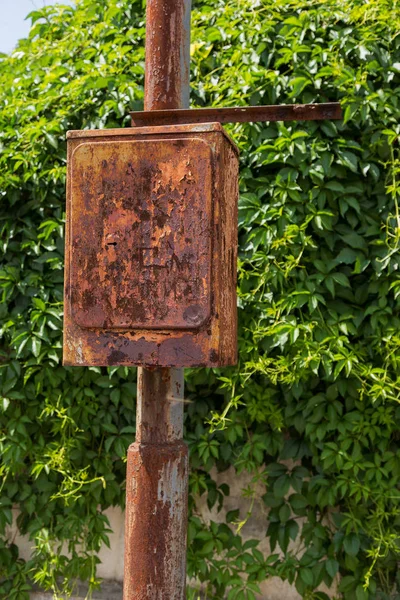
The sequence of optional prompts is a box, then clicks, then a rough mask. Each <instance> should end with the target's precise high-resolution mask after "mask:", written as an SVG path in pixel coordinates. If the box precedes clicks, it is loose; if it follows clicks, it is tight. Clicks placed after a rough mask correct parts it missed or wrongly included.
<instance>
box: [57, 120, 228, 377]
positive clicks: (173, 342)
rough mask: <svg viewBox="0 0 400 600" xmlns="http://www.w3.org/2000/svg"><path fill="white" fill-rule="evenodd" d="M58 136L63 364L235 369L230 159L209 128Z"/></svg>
mask: <svg viewBox="0 0 400 600" xmlns="http://www.w3.org/2000/svg"><path fill="white" fill-rule="evenodd" d="M67 137H68V174H67V227H66V268H65V317H64V364H65V365H157V366H166V367H168V366H170V367H172V366H176V367H184V366H219V365H221V366H222V365H230V364H235V362H236V353H237V348H236V346H237V339H236V336H237V321H236V256H237V196H238V153H237V148H236V146H235V145H234V144H233V142H232V141H231V139H230V138H229V137H228V136H227V135H226V133H225V132H224V130H223V128H222V127H221V125H220V124H218V123H211V124H202V125H179V126H177V125H175V126H174V125H172V126H163V127H162V126H159V127H141V128H130V129H108V130H101V131H70V132H68V136H67Z"/></svg>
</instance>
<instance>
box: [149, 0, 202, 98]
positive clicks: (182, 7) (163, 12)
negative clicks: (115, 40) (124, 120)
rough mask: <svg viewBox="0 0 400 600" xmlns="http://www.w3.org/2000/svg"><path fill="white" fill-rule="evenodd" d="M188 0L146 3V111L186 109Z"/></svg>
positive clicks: (188, 36)
mask: <svg viewBox="0 0 400 600" xmlns="http://www.w3.org/2000/svg"><path fill="white" fill-rule="evenodd" d="M190 8H191V6H190V0H147V9H146V71H145V99H144V109H145V110H162V109H166V108H189V89H190V87H189V78H190Z"/></svg>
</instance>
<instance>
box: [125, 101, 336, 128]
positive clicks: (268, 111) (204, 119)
mask: <svg viewBox="0 0 400 600" xmlns="http://www.w3.org/2000/svg"><path fill="white" fill-rule="evenodd" d="M160 109H161V110H151V111H148V110H145V111H135V112H131V113H130V114H131V118H132V126H134V127H138V126H139V127H142V126H143V125H151V126H153V127H154V126H156V125H171V124H172V125H178V124H188V123H202V124H204V123H216V122H218V123H249V122H253V123H254V122H263V121H268V122H273V121H319V120H324V119H331V120H332V119H333V120H340V119H342V118H343V111H342V108H341V106H340V103H339V102H326V103H321V104H279V105H272V106H227V107H218V108H217V107H210V108H170V107H168V108H167V107H164V106H162V107H160Z"/></svg>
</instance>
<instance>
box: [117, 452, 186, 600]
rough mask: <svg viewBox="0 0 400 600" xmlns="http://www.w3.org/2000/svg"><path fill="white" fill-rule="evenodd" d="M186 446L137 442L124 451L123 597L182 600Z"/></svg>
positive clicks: (144, 599)
mask: <svg viewBox="0 0 400 600" xmlns="http://www.w3.org/2000/svg"><path fill="white" fill-rule="evenodd" d="M187 478H188V450H187V446H186V445H185V444H184V443H183V442H176V443H174V444H164V445H162V444H158V445H156V444H143V443H135V444H132V445H131V446H130V447H129V450H128V464H127V476H126V503H127V509H126V513H125V564H124V572H125V575H124V600H183V599H184V598H185V587H186V576H185V573H186V552H185V549H186V528H187Z"/></svg>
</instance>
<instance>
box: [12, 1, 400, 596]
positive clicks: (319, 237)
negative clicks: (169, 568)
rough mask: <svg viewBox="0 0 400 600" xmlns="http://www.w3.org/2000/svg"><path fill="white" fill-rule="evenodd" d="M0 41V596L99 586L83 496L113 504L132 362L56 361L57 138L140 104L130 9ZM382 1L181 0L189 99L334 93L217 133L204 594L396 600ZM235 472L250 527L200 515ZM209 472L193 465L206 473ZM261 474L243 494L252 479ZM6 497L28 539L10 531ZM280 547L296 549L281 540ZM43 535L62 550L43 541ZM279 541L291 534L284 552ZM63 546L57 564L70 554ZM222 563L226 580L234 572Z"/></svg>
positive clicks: (190, 388) (291, 98) (198, 403)
mask: <svg viewBox="0 0 400 600" xmlns="http://www.w3.org/2000/svg"><path fill="white" fill-rule="evenodd" d="M31 19H32V29H31V33H30V36H29V38H28V39H26V40H22V41H21V42H20V43H19V46H18V48H17V50H16V51H15V52H14V53H13V54H12V55H11V56H4V55H3V56H1V57H0V144H1V153H0V194H1V207H0V231H1V237H0V253H1V271H0V286H1V291H2V303H1V306H0V325H1V350H0V352H1V354H0V367H1V368H0V377H1V379H0V393H1V399H0V400H1V401H0V457H1V458H0V461H1V462H0V473H1V483H0V532H1V534H2V538H1V541H0V597H1V598H7V599H9V600H23V599H26V598H28V592H29V590H30V589H31V586H32V584H33V582H36V583H38V584H40V585H41V586H42V587H44V588H47V589H52V590H53V592H54V593H55V595H56V596H57V594H60V593H61V592H63V591H64V592H65V591H67V590H68V589H69V588H70V587H71V585H72V583H73V581H74V580H75V579H76V578H78V577H80V578H82V579H84V580H86V581H89V582H90V586H91V589H94V588H95V587H96V586H97V585H98V582H97V579H96V563H97V558H96V553H97V551H98V549H99V547H100V545H101V544H102V543H107V533H108V524H107V520H106V518H105V517H104V516H103V515H102V510H103V509H105V508H106V507H108V506H110V505H123V502H124V472H125V464H124V457H125V452H126V449H127V446H128V444H129V443H130V442H131V440H132V438H133V436H134V431H135V423H134V398H135V393H136V391H135V370H134V369H130V370H128V369H125V368H113V369H108V370H106V369H97V368H86V369H83V368H63V367H62V366H61V328H62V279H63V270H62V269H63V244H64V242H63V223H64V194H65V192H64V186H65V168H66V157H65V149H66V148H65V132H66V130H68V129H80V128H93V127H96V128H98V127H119V126H124V125H125V126H126V125H128V118H127V116H126V115H127V112H128V110H129V109H140V108H141V107H142V99H143V67H144V62H143V61H144V51H143V38H144V9H143V6H142V4H141V3H140V2H138V1H135V0H129V1H128V0H107V1H106V0H96V1H94V0H80V2H79V3H78V5H77V7H76V9H75V8H71V7H54V6H52V7H48V8H46V9H43V10H41V11H35V12H33V13H31ZM399 23H400V11H399V8H398V6H397V4H396V2H395V0H370V1H369V2H366V1H364V0H320V1H316V0H307V1H306V0H276V1H275V2H273V3H272V2H267V1H266V0H259V1H256V2H255V1H251V0H236V1H233V0H226V1H224V2H222V1H221V0H198V1H197V2H196V3H195V7H194V11H193V35H192V42H193V43H192V61H193V62H192V67H193V72H192V102H193V104H196V105H200V106H201V105H211V106H221V105H225V106H227V105H234V104H258V103H263V104H269V103H271V104H272V103H285V102H304V103H306V102H314V101H316V102H323V101H335V100H340V101H341V102H342V103H343V105H344V107H345V119H344V122H342V123H337V122H336V123H334V122H330V123H329V122H319V123H318V122H316V123H312V122H310V123H291V124H285V125H284V124H282V123H278V124H271V125H268V124H248V125H240V126H239V125H237V126H231V127H230V132H231V134H232V135H233V136H234V138H235V140H236V142H237V143H238V145H239V146H240V149H241V167H242V168H241V203H240V240H239V242H240V260H239V266H238V268H239V316H240V364H239V366H238V368H237V369H236V368H235V369H233V368H232V369H229V370H228V369H226V370H224V371H218V370H214V371H207V370H192V371H188V373H187V394H188V397H189V399H191V400H193V402H191V403H190V405H189V407H188V411H187V417H186V438H187V440H188V442H189V444H190V450H191V466H192V474H191V509H192V516H191V518H190V526H189V553H188V569H189V573H190V575H193V576H195V577H197V578H198V580H200V581H202V582H204V583H205V585H206V587H207V592H208V597H211V598H215V599H218V598H220V599H222V598H228V599H229V600H230V599H233V598H235V599H237V600H242V599H244V598H247V599H248V600H252V599H254V597H255V596H254V594H255V592H256V591H257V584H258V583H259V582H261V581H263V580H264V579H265V578H266V577H269V576H271V575H278V576H279V577H281V578H283V579H288V580H289V581H290V582H294V583H295V585H296V587H297V589H298V591H299V593H300V595H301V596H302V597H303V598H307V599H319V600H324V599H326V598H327V596H326V595H325V594H324V593H322V592H318V591H317V589H318V586H319V585H320V584H321V582H324V583H325V584H327V585H328V586H329V585H331V583H332V580H333V578H335V577H336V576H337V574H339V576H340V587H339V590H340V594H341V595H342V597H343V598H345V599H350V598H351V599H353V598H356V600H366V599H372V598H380V599H384V598H398V597H399V593H398V583H399V578H398V571H397V560H398V548H399V542H398V534H399V526H400V519H399V492H398V481H399V474H400V449H399V446H398V438H399V433H398V431H399V420H400V407H399V404H398V400H399V360H400V353H399V341H400V338H399V325H400V322H399V293H400V278H399V273H398V267H399V252H398V250H399V236H400V216H399V207H398V199H399V188H398V176H399V164H400V163H399V148H398V141H399V133H400V132H399V125H398V122H399V103H400V91H399V89H400V88H399V85H400V47H399V46H400V37H399ZM230 465H234V467H235V469H237V470H238V471H243V470H247V471H249V472H251V473H252V474H253V484H254V485H253V484H252V485H251V486H250V487H249V488H248V489H246V490H245V491H244V494H245V495H246V496H247V497H248V500H249V510H251V507H252V505H253V504H254V502H259V501H261V502H263V503H264V504H265V505H266V507H268V508H269V509H270V518H269V522H268V523H266V531H265V532H260V534H261V535H262V536H263V535H264V533H265V535H267V537H268V538H269V542H270V546H271V554H270V555H269V556H263V555H262V554H261V553H260V552H259V551H258V550H257V546H258V544H259V540H254V541H250V542H247V543H243V542H242V540H241V536H240V528H241V522H242V521H243V520H245V519H246V518H247V517H246V515H239V514H238V513H237V512H235V511H232V512H230V513H229V514H228V516H227V521H228V523H229V526H228V524H216V523H211V525H210V526H207V525H206V524H204V523H202V521H201V518H200V516H199V515H198V514H197V512H196V506H195V499H196V497H198V496H199V494H206V495H207V498H208V502H209V505H210V506H212V505H214V504H215V503H220V504H223V500H224V497H225V496H226V495H227V494H228V493H229V489H228V488H227V487H224V486H223V487H222V488H218V487H217V486H216V484H215V482H214V481H213V479H212V476H211V474H210V471H211V469H212V467H216V468H217V470H224V469H226V468H227V467H228V466H230ZM214 472H215V471H213V473H214ZM260 482H261V484H262V485H263V486H264V487H265V495H263V497H262V499H261V498H259V497H255V492H254V490H255V487H256V485H260ZM13 505H18V506H19V508H20V511H21V512H20V514H19V517H18V526H19V528H20V529H21V531H22V532H24V533H27V534H28V535H29V536H30V538H31V539H32V541H33V543H34V546H35V550H34V553H33V556H32V559H31V560H30V561H29V562H28V563H25V562H23V561H22V560H21V559H19V558H18V549H17V547H16V546H15V545H14V544H13V543H12V541H10V540H8V538H7V535H6V534H5V531H6V527H7V525H9V524H10V523H11V520H12V512H11V508H12V506H13ZM294 540H296V542H297V543H296V545H295V546H293V545H291V546H290V547H289V543H290V542H291V541H294ZM63 542H64V545H63ZM293 548H295V549H293ZM67 550H69V552H70V558H68V557H67ZM243 575H245V578H244V579H243Z"/></svg>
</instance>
